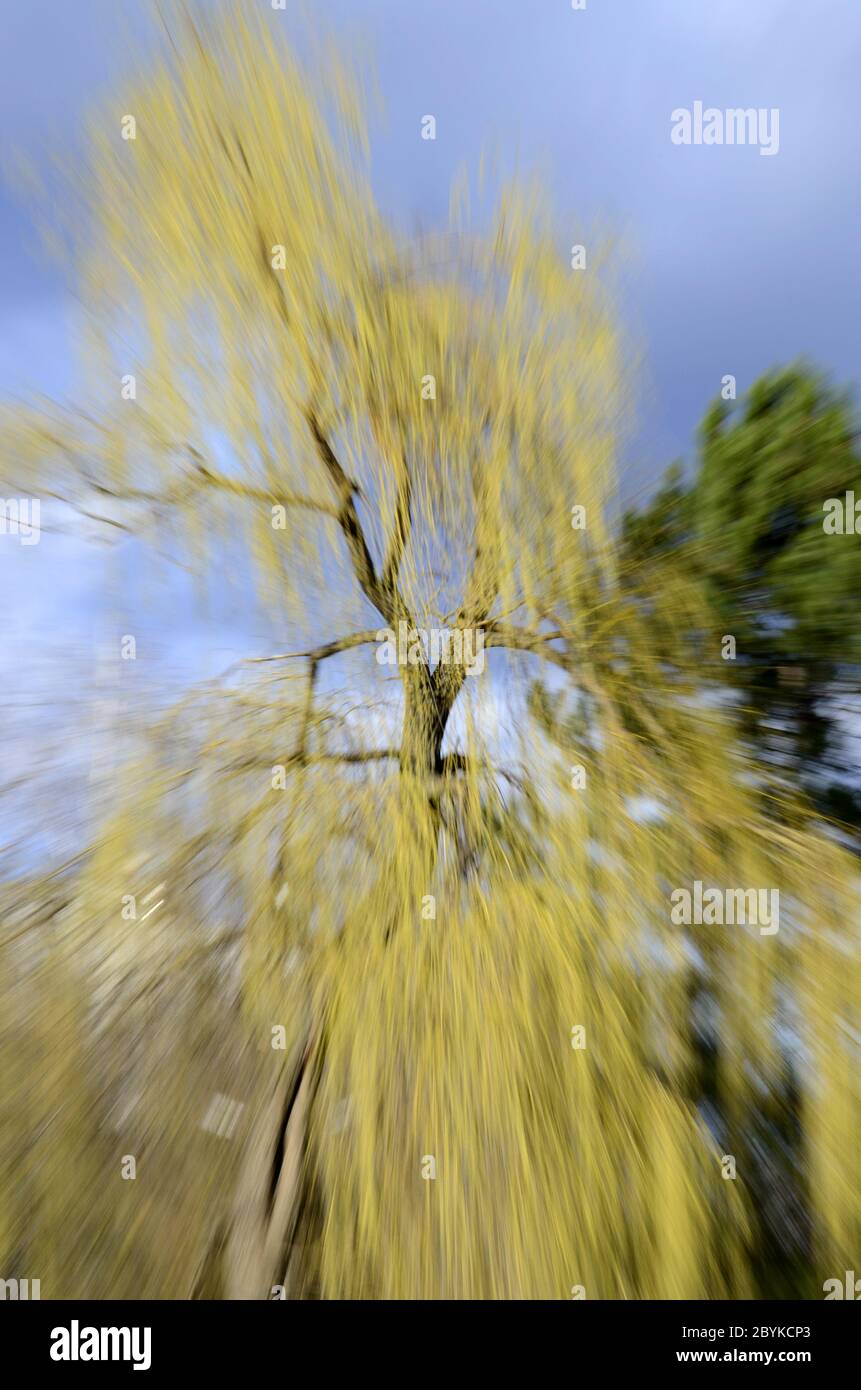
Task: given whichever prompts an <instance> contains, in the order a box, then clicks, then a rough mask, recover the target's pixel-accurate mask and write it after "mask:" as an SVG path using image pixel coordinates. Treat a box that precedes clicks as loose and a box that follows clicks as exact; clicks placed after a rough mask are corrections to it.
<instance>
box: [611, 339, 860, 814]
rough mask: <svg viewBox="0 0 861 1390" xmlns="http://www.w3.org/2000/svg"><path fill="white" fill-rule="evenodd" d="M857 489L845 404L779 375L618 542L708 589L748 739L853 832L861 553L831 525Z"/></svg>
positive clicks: (759, 385) (721, 428) (708, 428)
mask: <svg viewBox="0 0 861 1390" xmlns="http://www.w3.org/2000/svg"><path fill="white" fill-rule="evenodd" d="M859 478H861V460H859V455H858V435H857V426H856V423H855V413H854V409H853V406H852V402H851V400H850V399H849V398H848V397H847V396H846V395H845V394H841V393H838V392H837V391H835V390H834V389H833V388H832V387H831V386H829V384H828V383H827V382H826V381H825V379H824V378H823V377H822V375H821V374H819V373H816V372H814V371H813V370H811V369H809V368H807V367H804V366H793V367H787V368H783V369H781V370H778V371H773V372H769V373H766V374H765V375H764V376H762V377H761V378H760V379H759V380H758V381H756V382H755V383H754V384H753V386H752V387H751V389H750V391H749V392H748V394H747V396H746V397H745V398H744V400H743V401H741V402H739V404H738V405H737V406H735V407H733V406H732V405H731V404H730V403H728V402H725V401H718V402H716V403H715V404H714V405H713V406H712V407H710V409H709V410H708V412H707V413H706V416H705V418H704V420H703V423H702V426H701V429H700V460H699V465H698V468H697V470H696V472H695V473H694V475H693V477H692V478H691V480H690V482H689V483H687V484H686V483H685V482H684V481H683V478H682V475H681V472H680V470H679V469H678V468H676V469H673V470H671V471H670V472H669V473H668V475H667V477H666V479H665V481H664V484H663V486H662V487H661V488H660V489H659V491H658V493H657V494H656V496H655V498H654V499H653V501H652V502H651V503H650V505H649V506H648V507H647V508H645V509H644V510H643V511H641V512H639V513H637V512H631V513H629V515H628V517H627V518H626V542H625V544H626V552H627V555H628V556H629V558H630V560H631V563H632V564H633V566H634V567H635V568H637V567H640V568H641V567H642V565H643V563H645V562H648V561H649V560H650V559H651V560H658V561H659V562H661V563H662V564H665V563H666V562H667V560H668V559H675V561H676V562H677V563H678V565H679V567H680V569H683V570H684V572H685V573H686V574H687V575H688V576H689V577H691V578H695V579H696V581H697V582H698V583H699V584H700V585H702V586H703V588H704V590H705V595H706V601H707V602H708V604H709V606H710V607H711V608H712V610H713V611H714V613H715V616H716V619H717V621H718V622H719V624H720V625H721V627H722V628H723V630H724V632H726V633H730V634H733V635H734V636H735V639H736V643H737V657H736V660H735V661H734V662H732V663H725V664H724V665H723V666H722V674H723V675H724V676H725V678H726V681H727V682H728V683H729V684H730V685H731V686H732V687H733V688H734V689H735V690H736V691H737V692H738V696H739V701H738V706H739V715H740V723H741V727H742V731H743V734H744V736H745V737H747V738H748V739H751V740H752V741H753V742H754V743H755V745H756V746H757V748H758V749H759V750H760V753H761V755H762V756H763V757H765V758H767V759H769V760H770V761H771V762H772V764H781V765H783V766H784V767H786V768H788V769H789V770H790V774H791V775H792V776H793V777H794V778H796V779H798V778H799V777H801V778H802V779H803V781H804V783H805V786H806V788H807V790H808V792H809V794H810V795H811V796H812V797H813V798H814V799H815V800H816V802H817V804H818V805H820V806H821V807H823V808H824V809H826V810H830V811H831V812H832V813H836V814H839V815H842V816H843V817H845V818H847V819H849V820H851V821H853V822H855V823H856V824H857V820H858V813H859V807H858V804H857V799H856V798H855V797H854V796H853V794H852V792H851V791H850V790H849V789H848V788H847V787H846V778H845V774H846V772H847V770H848V769H847V767H846V754H845V749H843V748H841V746H840V730H839V722H838V716H839V715H840V713H841V712H843V711H842V703H843V701H844V700H846V699H851V697H852V696H854V695H857V692H858V669H859V658H861V647H859V641H861V635H859V634H861V627H859V624H858V621H857V617H856V613H855V597H856V595H857V593H858V591H859V586H861V549H859V547H858V546H857V545H855V544H854V543H853V540H854V536H853V534H852V531H851V530H850V529H849V525H845V526H843V527H841V529H840V532H839V533H838V532H835V530H834V528H833V527H832V526H831V525H830V521H829V514H830V512H831V511H833V510H834V505H833V504H834V503H835V502H836V503H838V504H839V513H840V516H841V517H842V516H843V513H844V512H845V510H846V508H847V495H851V496H852V497H854V495H855V492H856V490H857V488H858V484H859ZM849 509H850V511H851V510H852V507H851V502H850V503H849ZM835 773H836V774H837V777H836V780H835ZM841 781H842V783H843V785H842V787H841V785H840V783H841Z"/></svg>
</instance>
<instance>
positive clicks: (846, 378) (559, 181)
mask: <svg viewBox="0 0 861 1390" xmlns="http://www.w3.org/2000/svg"><path fill="white" fill-rule="evenodd" d="M236 5H237V7H240V6H241V7H256V6H258V5H259V6H261V7H262V8H264V9H267V10H268V9H269V8H270V6H269V3H268V0H236ZM172 7H173V0H163V8H164V10H165V12H166V14H168V15H169V14H170V11H171V9H172ZM293 7H294V6H293V4H292V0H291V6H290V8H293ZM311 8H312V11H313V13H314V14H315V15H318V16H320V17H321V18H322V19H323V20H325V22H326V23H327V24H328V25H329V27H330V28H331V29H333V30H334V31H335V33H336V34H337V35H339V36H341V37H342V38H343V39H344V41H345V42H346V43H347V44H348V45H349V46H350V47H351V48H353V49H354V50H355V51H358V45H357V39H358V38H361V39H362V40H363V41H364V42H366V44H367V47H368V49H369V51H370V52H371V53H372V54H373V55H374V60H375V65H376V74H377V82H378V86H379V89H380V92H381V94H382V97H383V100H384V106H385V114H384V116H383V117H382V118H381V119H380V120H379V121H377V122H376V123H375V127H374V140H373V174H374V179H375V184H376V187H377V190H378V193H379V197H380V199H381V201H382V202H383V204H384V205H385V207H386V208H387V209H388V210H390V212H391V213H392V215H393V216H395V217H396V218H397V219H398V220H399V221H400V222H402V223H403V224H404V225H405V226H410V225H411V224H413V223H418V222H421V223H423V224H425V225H427V224H429V223H431V224H432V223H435V222H442V221H443V220H444V219H445V217H446V215H447V208H448V193H449V185H450V183H451V180H452V177H453V175H454V174H455V173H456V171H457V170H458V169H459V168H460V167H461V166H462V165H464V164H466V165H467V166H468V167H472V168H474V167H475V166H476V165H477V162H478V158H479V155H480V153H481V151H482V150H483V149H490V150H493V151H495V152H496V154H497V156H498V159H499V162H500V164H501V165H502V166H504V167H505V166H507V167H511V166H512V165H514V164H515V163H517V164H518V165H519V166H520V167H521V168H523V169H525V170H528V169H530V168H532V167H534V166H537V167H538V168H539V169H540V170H542V171H543V173H544V176H545V178H546V181H547V182H548V184H549V185H550V188H551V191H552V193H553V196H554V198H555V200H556V203H557V206H558V208H559V216H560V240H561V242H562V244H563V245H565V244H568V243H569V241H570V242H573V241H580V240H584V241H585V240H588V233H589V231H590V229H591V228H599V229H602V230H604V231H608V232H610V233H612V234H614V235H616V236H618V237H619V239H620V242H621V244H622V245H623V246H624V251H625V254H624V261H623V263H622V264H623V274H622V283H623V287H624V298H623V302H622V310H623V315H624V323H625V328H626V332H627V335H628V338H629V341H630V342H631V345H632V348H633V350H634V351H635V352H636V353H638V354H639V355H640V357H641V359H642V370H641V372H640V376H639V381H638V391H637V413H636V418H635V420H634V424H633V428H632V434H631V438H630V440H629V441H628V444H627V448H626V455H625V459H624V465H625V489H626V492H627V493H628V495H631V496H633V495H637V494H640V493H642V492H643V490H644V489H647V488H648V486H649V485H650V484H651V483H652V482H653V481H654V480H655V479H656V478H657V476H658V474H659V473H660V472H661V471H662V470H663V468H664V467H665V466H666V465H667V464H668V463H669V462H670V461H671V460H672V459H673V458H674V457H677V456H679V455H685V456H687V457H688V458H689V459H690V457H691V447H692V439H693V434H694V431H695V428H696V425H697V423H698V421H699V419H700V418H701V416H702V413H703V410H704V408H705V406H706V403H707V402H708V400H709V399H710V398H711V397H713V396H714V395H715V393H716V392H717V391H718V390H719V386H720V380H721V377H722V376H723V375H724V374H725V373H732V374H734V375H735V376H736V377H737V380H738V384H739V390H740V391H743V390H744V389H745V387H746V385H747V384H748V383H749V382H750V381H752V380H753V379H754V378H755V377H756V376H757V375H758V374H759V373H760V372H762V371H764V370H765V369H766V368H768V367H770V366H772V365H774V364H775V363H778V362H784V361H787V360H789V359H792V358H794V357H796V356H798V355H804V356H807V357H809V358H810V359H811V360H812V361H814V362H815V363H817V364H818V365H820V366H821V367H823V368H825V369H826V370H828V371H829V372H831V373H832V374H833V375H834V377H835V379H836V380H837V381H840V382H844V383H849V384H853V385H856V384H857V383H858V379H859V361H858V349H857V343H858V323H859V321H861V312H859V311H861V276H859V274H858V264H857V256H858V251H857V240H858V227H859V225H861V217H859V213H861V179H859V177H858V175H859V170H861V158H860V157H859V156H861V119H859V117H861V95H859V82H858V74H859V71H861V4H859V3H858V0H815V3H811V0H588V3H587V8H586V10H585V11H579V12H575V11H572V9H571V5H570V0H426V2H425V3H422V0H315V3H314V4H313V6H312V7H311ZM270 18H271V22H273V23H284V24H287V25H289V24H290V23H291V17H290V15H289V14H287V15H285V14H281V13H273V14H272V15H271V16H270ZM150 41H151V32H150V31H149V20H148V18H147V7H146V6H145V5H144V4H143V0H71V2H70V3H62V0H27V3H26V4H22V3H13V2H12V0H7V3H5V4H4V5H3V6H2V7H0V54H2V65H3V81H2V82H1V83H0V147H2V149H3V150H4V151H5V152H7V153H8V152H11V151H15V150H19V151H21V152H22V153H23V154H25V155H27V156H29V157H30V158H31V159H33V160H35V161H36V162H37V164H38V163H41V162H42V161H44V160H45V159H46V158H49V157H50V158H59V159H60V160H61V161H62V162H63V164H64V165H66V166H67V167H72V168H74V163H75V161H76V160H77V159H79V158H80V139H81V126H82V118H83V116H84V114H85V112H86V110H87V107H88V105H89V104H90V102H91V101H92V100H93V99H94V98H97V97H98V96H99V95H100V94H101V93H103V92H105V91H106V90H110V89H111V88H113V89H115V90H116V89H118V90H119V91H121V90H122V76H123V73H124V71H126V70H127V68H128V64H129V61H130V59H131V60H132V61H139V60H140V59H141V57H142V56H143V54H144V53H145V50H146V47H147V44H148V43H149V42H150ZM698 100H699V101H702V102H703V103H704V104H705V105H707V106H715V107H718V108H727V107H739V106H741V107H765V108H773V107H777V108H778V109H779V112H780V150H779V153H778V154H777V155H776V156H774V157H772V158H766V157H763V156H761V155H760V153H759V151H758V150H757V149H756V148H750V147H727V146H723V147H704V146H699V147H695V146H691V147H688V148H680V147H678V146H675V145H674V144H673V143H672V142H671V140H670V129H671V112H672V111H673V110H674V109H676V108H678V107H692V106H693V103H694V102H695V101H698ZM426 113H432V114H434V116H435V117H436V121H437V139H436V141H435V142H426V141H422V140H421V139H420V138H419V124H420V121H421V118H422V116H423V115H425V114H426ZM569 231H570V236H569ZM37 246H38V237H37V230H36V227H35V226H34V224H33V222H32V220H31V217H30V215H29V213H28V212H27V210H26V209H25V208H22V207H21V206H20V205H18V204H17V203H16V201H15V199H14V197H13V195H12V194H10V193H9V192H8V191H6V190H3V191H2V192H0V395H6V394H8V393H9V392H15V393H20V394H24V395H26V394H28V393H30V392H36V391H38V392H45V393H47V394H53V393H62V392H64V391H65V390H66V389H67V387H68V385H69V382H70V381H71V379H72V367H73V351H74V347H73V343H74V327H75V318H76V305H75V301H74V298H73V296H72V295H71V294H70V287H69V286H68V285H67V284H66V283H65V282H64V280H63V278H62V276H61V274H60V272H59V271H58V269H57V268H56V267H55V266H52V265H50V264H47V263H45V262H44V261H41V260H40V259H39V258H38V256H37V255H35V254H34V252H35V251H36V249H37ZM139 561H140V557H139V556H134V555H126V556H125V558H122V557H120V558H119V559H117V557H114V559H113V560H112V561H108V560H106V556H105V551H104V550H103V549H94V548H93V547H91V546H85V545H83V544H82V543H80V542H78V541H75V540H73V539H61V538H52V537H50V536H48V535H45V536H44V537H43V539H42V543H41V544H40V545H38V546H33V547H22V546H19V545H17V544H14V543H12V541H11V538H6V541H5V544H2V545H0V577H2V582H3V584H4V589H5V591H6V593H7V595H11V602H10V600H9V599H8V598H7V606H6V612H7V614H8V624H7V639H8V640H7V643H6V644H4V650H5V655H4V656H0V676H3V677H5V678H6V679H7V680H8V681H9V682H11V684H12V685H13V686H14V684H15V681H16V679H17V680H19V681H21V682H23V681H24V679H25V671H26V666H27V656H28V653H33V654H38V656H39V658H40V659H47V658H53V659H54V660H55V663H60V662H62V661H63V660H65V659H66V655H68V654H70V653H78V654H84V658H85V659H87V658H86V654H87V653H89V652H93V651H95V649H96V647H97V645H98V642H99V641H100V640H102V639H103V638H104V637H105V635H106V634H107V635H110V633H111V632H113V631H114V630H115V629H116V628H117V627H119V630H120V631H129V630H132V631H136V632H140V631H142V630H145V629H146V628H147V625H148V624H149V626H150V628H151V630H152V633H153V640H154V642H156V641H157V644H158V646H159V650H160V651H161V652H162V654H163V655H164V657H165V659H168V658H170V659H176V660H177V661H178V662H179V664H180V666H181V667H183V668H184V669H186V670H192V669H193V670H195V671H197V672H202V673H209V672H211V671H213V670H218V669H221V667H222V666H224V665H226V664H227V662H228V661H229V660H230V659H232V658H233V657H234V656H235V655H238V654H244V653H250V652H259V651H261V650H266V649H267V643H268V641H269V640H270V634H269V633H268V632H267V631H266V629H265V627H264V626H263V625H262V620H261V625H257V624H256V620H249V618H248V610H247V604H246V603H245V600H244V598H243V597H242V596H235V595H234V596H231V595H229V594H225V596H224V598H223V602H219V604H218V605H217V608H218V611H217V612H214V613H209V614H207V615H201V614H199V613H197V612H196V610H195V609H194V608H193V604H192V601H191V598H190V596H188V595H187V594H185V593H184V592H183V591H182V588H181V586H178V581H177V580H176V579H170V578H168V579H167V580H165V581H164V584H163V586H162V587H161V588H160V589H158V590H157V591H155V597H154V591H153V590H152V589H149V590H145V589H144V588H143V587H142V586H141V584H140V583H139V580H138V568H139ZM160 582H161V581H160ZM106 588H110V590H111V592H112V599H111V602H110V603H106V601H105V598H104V594H105V591H106ZM64 654H65V655H64ZM57 669H59V667H58V666H56V665H55V671H56V670H57Z"/></svg>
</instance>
